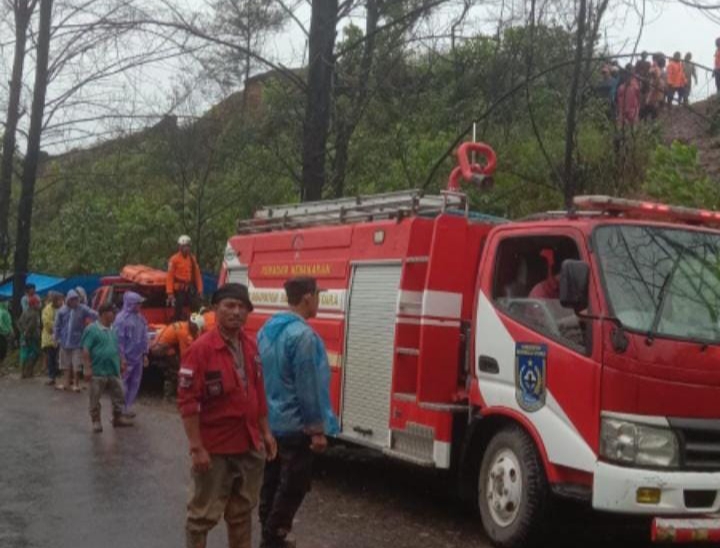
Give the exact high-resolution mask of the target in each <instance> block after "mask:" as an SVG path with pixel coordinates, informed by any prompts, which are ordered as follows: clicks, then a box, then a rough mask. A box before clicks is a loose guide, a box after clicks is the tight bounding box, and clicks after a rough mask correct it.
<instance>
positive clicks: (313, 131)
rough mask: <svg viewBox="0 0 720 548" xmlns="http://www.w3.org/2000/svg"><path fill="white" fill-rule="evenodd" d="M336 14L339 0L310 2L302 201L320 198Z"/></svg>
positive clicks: (332, 72) (328, 114)
mask: <svg viewBox="0 0 720 548" xmlns="http://www.w3.org/2000/svg"><path fill="white" fill-rule="evenodd" d="M337 17H338V0H313V1H312V17H311V20H310V39H309V60H308V63H309V64H308V89H307V106H306V109H305V120H304V123H303V146H302V164H303V165H302V189H301V199H302V201H310V200H319V199H321V198H322V191H323V187H324V186H325V151H326V148H327V139H328V132H329V127H330V103H331V98H332V83H333V74H334V70H335V57H334V55H333V54H334V49H335V34H336V33H335V27H336V25H337Z"/></svg>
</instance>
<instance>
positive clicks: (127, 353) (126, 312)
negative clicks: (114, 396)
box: [113, 291, 149, 417]
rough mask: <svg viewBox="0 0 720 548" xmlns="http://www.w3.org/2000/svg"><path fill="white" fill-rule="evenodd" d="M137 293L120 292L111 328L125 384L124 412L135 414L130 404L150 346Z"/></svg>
mask: <svg viewBox="0 0 720 548" xmlns="http://www.w3.org/2000/svg"><path fill="white" fill-rule="evenodd" d="M144 300H145V299H143V298H142V297H141V296H140V295H138V294H137V293H134V292H133V291H128V292H127V293H125V295H123V308H122V310H121V311H120V313H119V314H118V315H117V318H115V323H114V324H113V330H114V331H115V333H117V337H118V345H119V347H120V361H121V363H122V370H123V371H124V372H123V385H124V388H125V410H124V414H125V415H126V416H128V417H134V416H135V413H133V411H132V409H131V408H132V404H133V402H134V401H135V398H136V397H137V394H138V390H139V389H140V381H141V380H142V373H143V368H144V367H146V366H147V363H148V362H147V354H148V348H149V338H148V324H147V321H145V318H144V317H143V316H142V314H140V304H141V303H142V302H143V301H144Z"/></svg>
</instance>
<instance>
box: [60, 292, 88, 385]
mask: <svg viewBox="0 0 720 548" xmlns="http://www.w3.org/2000/svg"><path fill="white" fill-rule="evenodd" d="M97 318H98V315H97V312H95V311H94V310H93V309H92V308H90V307H89V306H87V305H85V304H82V303H81V302H80V295H79V294H78V292H77V291H75V290H74V289H71V290H70V291H68V293H67V296H66V298H65V304H64V305H63V306H62V308H61V309H60V310H59V311H58V313H57V315H56V316H55V328H54V329H53V338H54V339H55V341H56V342H57V343H58V345H59V346H60V370H61V371H62V372H63V374H64V376H65V382H64V383H60V384H57V385H55V388H57V389H58V390H65V389H67V388H72V391H73V392H80V390H81V387H80V379H81V377H82V368H83V352H82V344H81V340H82V334H83V331H85V327H87V325H88V324H89V323H91V322H93V321H95V320H97Z"/></svg>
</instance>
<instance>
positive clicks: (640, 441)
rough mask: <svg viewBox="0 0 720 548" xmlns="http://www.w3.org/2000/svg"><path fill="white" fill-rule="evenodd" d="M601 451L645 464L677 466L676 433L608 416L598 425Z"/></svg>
mask: <svg viewBox="0 0 720 548" xmlns="http://www.w3.org/2000/svg"><path fill="white" fill-rule="evenodd" d="M600 455H601V456H602V457H604V458H606V459H607V460H609V461H614V462H619V463H623V464H631V465H635V466H645V467H648V468H653V467H672V466H677V465H678V463H679V460H680V450H679V444H678V439H677V436H676V435H675V433H674V432H673V431H672V430H670V429H669V428H659V427H657V426H647V425H644V424H637V423H634V422H629V421H625V420H620V419H610V418H604V419H602V422H601V425H600Z"/></svg>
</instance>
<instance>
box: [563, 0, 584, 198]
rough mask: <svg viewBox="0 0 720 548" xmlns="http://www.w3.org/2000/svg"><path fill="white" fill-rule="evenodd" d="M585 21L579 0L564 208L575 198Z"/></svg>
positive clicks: (566, 133)
mask: <svg viewBox="0 0 720 548" xmlns="http://www.w3.org/2000/svg"><path fill="white" fill-rule="evenodd" d="M586 20H587V0H580V8H579V10H578V19H577V21H578V25H577V36H576V40H575V59H574V63H573V78H572V82H571V84H570V97H569V100H568V110H567V120H566V125H565V171H564V177H563V178H564V183H565V184H564V192H563V194H564V197H565V207H566V208H568V209H570V208H571V207H572V201H573V197H574V196H575V180H574V177H575V169H574V167H575V165H574V162H573V155H574V152H575V137H576V133H577V105H578V90H579V88H580V78H581V75H582V74H581V73H582V66H583V64H582V62H583V54H584V53H585V48H584V44H585V26H586Z"/></svg>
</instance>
